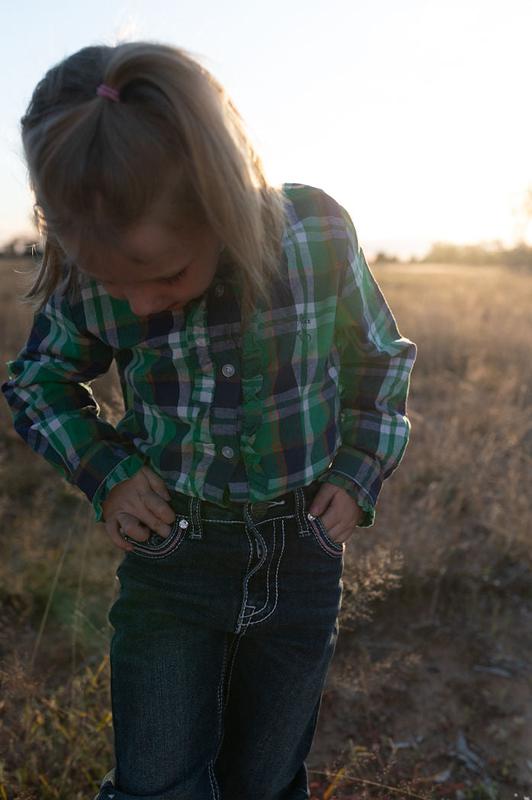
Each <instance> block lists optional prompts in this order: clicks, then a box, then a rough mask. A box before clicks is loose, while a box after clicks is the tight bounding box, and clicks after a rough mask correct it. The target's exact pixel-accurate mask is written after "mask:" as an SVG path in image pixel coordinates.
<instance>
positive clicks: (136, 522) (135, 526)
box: [116, 511, 151, 542]
mask: <svg viewBox="0 0 532 800" xmlns="http://www.w3.org/2000/svg"><path fill="white" fill-rule="evenodd" d="M116 517H117V519H118V523H119V531H120V534H121V535H122V536H123V535H126V536H129V538H130V539H135V540H136V541H137V542H145V541H146V540H147V539H149V538H150V534H151V530H150V528H149V526H148V525H145V524H144V523H143V522H142V521H141V520H140V519H138V518H137V517H134V516H133V515H132V514H127V513H126V512H124V511H120V512H119V513H118V514H117V515H116Z"/></svg>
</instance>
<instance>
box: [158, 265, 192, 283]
mask: <svg viewBox="0 0 532 800" xmlns="http://www.w3.org/2000/svg"><path fill="white" fill-rule="evenodd" d="M187 270H188V266H186V267H185V268H184V269H182V270H181V272H178V273H177V275H172V277H171V278H161V283H165V284H167V285H168V284H172V283H177V282H178V281H180V280H181V279H182V278H183V277H184V275H185V273H186V272H187Z"/></svg>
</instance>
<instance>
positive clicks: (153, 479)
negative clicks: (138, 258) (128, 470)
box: [142, 467, 170, 500]
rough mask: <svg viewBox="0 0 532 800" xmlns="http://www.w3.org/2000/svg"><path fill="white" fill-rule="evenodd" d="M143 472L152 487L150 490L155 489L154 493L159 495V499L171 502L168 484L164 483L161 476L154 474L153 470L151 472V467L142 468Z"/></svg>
mask: <svg viewBox="0 0 532 800" xmlns="http://www.w3.org/2000/svg"><path fill="white" fill-rule="evenodd" d="M142 471H143V472H144V475H145V476H146V479H147V481H148V483H149V485H150V489H153V491H154V492H155V493H156V494H158V495H159V497H162V498H163V500H170V492H169V491H168V489H167V487H166V483H165V482H164V481H163V479H162V478H161V477H160V475H157V473H156V472H153V470H151V469H150V468H149V467H142Z"/></svg>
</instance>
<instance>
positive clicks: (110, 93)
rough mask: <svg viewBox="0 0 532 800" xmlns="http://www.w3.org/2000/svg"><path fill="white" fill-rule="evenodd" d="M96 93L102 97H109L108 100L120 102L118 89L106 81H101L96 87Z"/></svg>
mask: <svg viewBox="0 0 532 800" xmlns="http://www.w3.org/2000/svg"><path fill="white" fill-rule="evenodd" d="M96 94H98V95H100V97H107V99H108V100H114V102H115V103H119V102H120V94H119V92H118V89H113V87H112V86H108V85H107V84H106V83H100V85H99V86H98V88H97V89H96Z"/></svg>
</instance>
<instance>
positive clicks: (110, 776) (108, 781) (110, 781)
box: [94, 767, 115, 800]
mask: <svg viewBox="0 0 532 800" xmlns="http://www.w3.org/2000/svg"><path fill="white" fill-rule="evenodd" d="M114 785H115V767H113V769H110V770H109V772H108V773H107V775H105V777H104V778H103V780H102V782H101V783H100V791H99V792H98V794H97V795H96V797H95V798H94V800H100V792H101V790H102V789H105V787H106V786H107V787H111V788H112V787H113V786H114ZM107 797H109V798H112V797H113V795H112V793H111V794H108V795H107Z"/></svg>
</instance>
